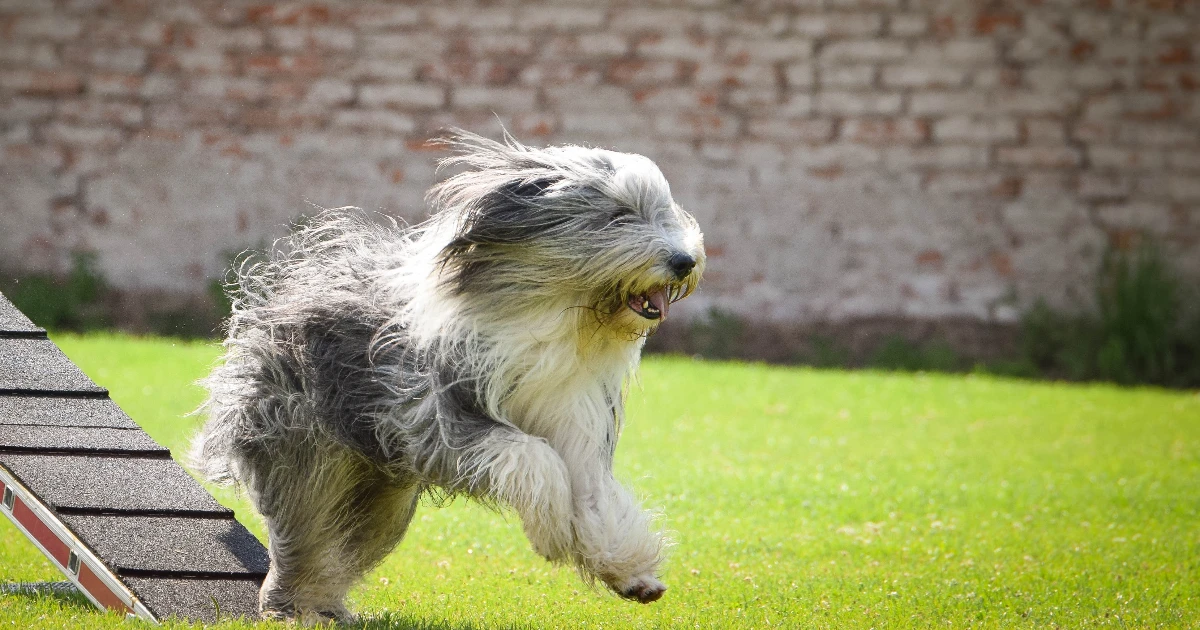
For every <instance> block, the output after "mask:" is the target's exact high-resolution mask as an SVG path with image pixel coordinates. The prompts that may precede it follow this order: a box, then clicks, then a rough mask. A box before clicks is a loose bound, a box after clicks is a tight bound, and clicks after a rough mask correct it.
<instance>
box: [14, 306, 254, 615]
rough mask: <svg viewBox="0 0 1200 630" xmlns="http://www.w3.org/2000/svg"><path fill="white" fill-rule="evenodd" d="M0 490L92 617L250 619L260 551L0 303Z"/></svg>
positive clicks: (101, 393)
mask: <svg viewBox="0 0 1200 630" xmlns="http://www.w3.org/2000/svg"><path fill="white" fill-rule="evenodd" d="M0 490H2V491H3V504H2V507H0V512H3V513H4V515H5V516H7V517H9V518H10V519H11V520H12V521H13V523H15V524H16V526H17V528H18V529H20V530H21V531H22V532H24V533H25V535H26V536H28V537H29V539H30V540H32V541H33V543H34V544H35V545H37V547H38V549H40V550H41V551H42V553H44V554H46V556H47V557H48V558H50V560H51V561H52V562H53V564H54V565H55V566H57V567H58V568H59V569H61V570H62V572H63V573H64V574H66V576H67V577H68V578H69V579H70V580H71V582H73V583H74V584H75V585H76V586H77V587H78V588H79V590H80V591H82V592H83V593H84V594H85V595H86V596H87V598H88V599H90V600H91V601H92V603H94V604H95V605H96V606H99V607H100V608H102V609H108V610H115V611H118V612H122V613H125V614H127V615H130V616H137V617H140V618H142V619H147V620H150V621H157V620H160V619H166V618H167V617H171V616H178V617H181V618H185V619H189V620H192V621H215V620H217V619H225V618H232V617H239V616H240V617H246V618H248V619H254V618H257V616H258V590H259V587H260V586H261V585H262V581H263V578H264V577H265V576H266V573H267V568H268V559H267V552H266V550H265V549H264V548H263V546H262V544H260V543H259V542H258V540H257V539H255V538H254V536H253V535H251V534H250V532H248V531H246V528H244V527H242V525H241V524H239V523H238V522H237V521H236V520H234V518H233V512H232V511H230V510H229V509H227V508H225V507H223V506H221V505H220V504H219V503H217V502H216V500H214V499H213V498H212V496H211V495H209V494H208V492H207V491H205V489H204V488H203V486H201V485H200V484H199V483H197V482H196V480H194V479H192V477H191V476H189V475H188V474H187V473H186V472H185V471H184V470H183V469H182V468H180V467H179V465H178V464H176V463H175V461H174V460H172V459H171V452H170V451H169V450H168V449H166V448H163V447H162V446H160V445H159V444H157V443H156V442H155V441H154V440H152V439H150V436H148V435H146V433H145V432H143V431H142V430H141V429H140V428H138V426H137V425H136V424H134V422H133V421H132V420H130V419H129V416H127V415H125V413H124V412H123V411H121V409H120V408H119V407H117V405H116V404H115V403H113V402H112V401H111V400H109V397H108V391H107V390H105V389H103V388H101V387H99V386H97V385H96V384H95V383H93V382H92V381H91V379H89V378H88V377H87V376H86V375H84V374H83V372H82V371H80V369H79V368H78V367H76V366H75V364H73V363H71V361H70V360H69V359H68V358H67V357H66V355H64V354H63V353H62V351H61V350H59V349H58V347H57V346H55V345H54V343H53V342H51V341H50V340H49V338H47V336H46V331H45V330H43V329H41V328H38V327H36V326H34V325H33V323H32V322H30V321H29V319H28V318H27V317H25V316H24V315H23V314H22V313H21V312H20V311H18V310H17V309H16V308H15V307H14V306H13V305H12V303H11V302H9V301H8V300H7V299H6V298H5V297H4V296H3V295H0ZM2 574H3V568H2V567H0V576H2Z"/></svg>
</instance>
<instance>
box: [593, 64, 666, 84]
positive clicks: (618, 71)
mask: <svg viewBox="0 0 1200 630" xmlns="http://www.w3.org/2000/svg"><path fill="white" fill-rule="evenodd" d="M679 75H680V71H679V64H678V63H677V62H674V61H643V60H635V59H623V60H617V61H613V62H611V63H609V64H608V72H607V76H608V80H609V81H611V82H613V83H617V84H646V83H653V84H658V83H666V82H671V81H674V80H675V79H677V78H678V77H679Z"/></svg>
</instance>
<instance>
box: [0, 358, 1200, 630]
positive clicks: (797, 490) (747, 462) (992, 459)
mask: <svg viewBox="0 0 1200 630" xmlns="http://www.w3.org/2000/svg"><path fill="white" fill-rule="evenodd" d="M55 340H56V341H57V342H58V343H59V344H60V346H61V347H62V348H63V350H65V351H66V353H67V354H68V355H69V356H70V357H71V358H72V359H74V360H75V361H76V362H77V363H78V364H79V365H80V366H81V367H82V368H83V369H84V371H86V372H87V373H88V374H89V375H90V376H92V378H93V379H94V380H95V381H97V382H98V383H100V384H101V385H104V386H106V387H108V388H110V389H111V391H112V397H113V398H114V399H115V400H116V401H117V402H118V403H119V404H120V405H121V406H122V407H123V408H124V409H125V410H126V411H127V412H128V413H129V414H130V415H131V416H132V417H133V418H134V419H135V420H137V421H138V422H139V423H140V424H142V426H144V427H145V428H146V430H147V431H149V432H150V434H151V435H152V436H153V437H154V438H155V439H157V440H159V441H160V442H162V443H163V444H165V445H167V446H169V447H170V448H171V449H172V450H173V451H175V452H176V453H179V452H182V450H183V448H184V445H185V444H186V441H187V436H188V435H189V434H190V433H191V432H192V431H193V430H195V428H196V424H197V423H198V421H199V420H198V419H196V418H190V417H184V414H186V413H187V412H188V411H190V410H191V409H193V408H194V407H195V406H196V405H197V403H198V402H199V400H200V398H201V392H200V391H199V389H198V388H196V387H195V386H194V385H193V384H192V382H193V381H194V380H195V379H197V378H199V377H200V376H201V375H203V374H204V373H205V371H206V369H207V368H208V367H209V366H210V365H211V364H212V363H213V362H214V361H215V359H216V356H217V349H216V348H215V347H214V346H211V345H205V344H194V343H185V342H180V341H171V340H154V339H134V338H128V337H116V336H104V335H93V336H84V337H79V336H67V335H56V336H55ZM617 469H618V473H619V475H620V476H621V477H622V478H623V479H624V480H626V481H627V482H628V483H629V484H630V485H631V486H632V487H633V488H635V489H636V490H637V492H638V493H639V494H641V495H642V496H644V497H645V500H646V503H647V504H648V505H650V506H653V507H654V508H656V509H659V510H661V512H662V513H663V522H664V523H665V525H666V527H667V528H669V529H670V530H671V531H672V532H673V533H674V534H673V535H674V538H675V540H676V541H677V545H676V547H675V548H674V549H673V552H672V554H671V558H670V560H669V562H668V564H667V565H666V569H665V574H664V580H665V581H666V582H667V584H668V586H669V587H670V590H669V591H668V592H667V594H666V596H665V597H664V598H663V599H662V600H661V601H659V602H657V603H655V604H651V605H648V606H641V605H638V604H632V603H628V602H625V601H622V600H619V599H617V598H616V597H614V596H612V595H609V594H607V593H605V592H601V591H597V590H592V589H590V588H588V587H587V586H585V585H584V584H583V583H582V582H581V581H580V580H579V579H578V577H577V576H576V575H575V574H574V573H573V572H572V571H571V570H570V569H566V568H557V567H552V566H550V565H548V564H546V563H545V562H544V561H542V560H541V559H540V558H538V557H537V556H536V555H535V554H534V553H533V552H532V551H531V550H530V549H529V545H528V543H527V542H526V541H525V539H524V537H523V536H522V534H521V528H520V525H519V523H518V522H517V521H516V519H515V517H514V516H512V515H511V514H497V513H494V512H491V511H488V510H486V509H484V508H481V507H479V506H476V505H473V504H469V503H466V502H463V501H458V502H456V503H454V504H452V505H450V506H448V507H445V508H441V509H436V508H434V507H433V506H423V507H422V508H421V509H420V511H419V512H418V516H417V518H416V519H415V521H414V524H413V527H412V528H411V529H410V530H409V534H408V537H407V538H406V540H405V541H404V542H403V543H402V544H401V545H400V548H399V549H398V550H397V552H396V553H394V554H393V555H392V556H391V557H390V558H389V559H388V560H387V561H386V562H385V563H384V565H383V566H382V567H380V568H379V569H378V570H377V571H375V572H374V573H373V574H371V575H370V576H369V577H368V578H367V580H366V581H365V583H364V584H363V585H362V587H360V588H359V589H357V590H356V591H355V592H354V594H353V600H354V604H353V607H354V608H355V609H357V610H358V611H360V612H361V613H362V617H363V620H364V622H365V625H366V626H367V627H372V628H375V627H379V628H409V627H416V628H453V629H470V628H505V629H507V628H526V627H528V628H542V627H547V628H551V627H552V628H579V627H589V628H592V627H594V628H634V627H637V628H659V627H664V628H723V627H730V628H765V627H789V628H796V627H800V628H808V627H818V628H820V627H833V628H842V627H854V628H860V627H861V628H867V627H875V628H885V627H915V628H927V627H933V626H939V627H947V628H963V627H1005V628H1007V627H1039V628H1040V627H1054V626H1060V627H1068V628H1074V627H1084V626H1087V627H1091V626H1104V627H1157V626H1162V627H1197V626H1200V395H1197V394H1196V393H1195V392H1172V391H1161V390H1154V389H1118V388H1115V387H1110V386H1099V385H1097V386H1079V385H1064V384H1057V383H1029V382H1020V381H1010V380H1003V379H997V378H992V377H984V376H962V375H945V376H943V375H924V374H888V373H872V372H841V371H821V370H812V369H791V368H780V367H767V366H762V365H745V364H733V363H711V362H702V361H693V360H690V359H686V358H660V357H650V358H648V359H647V360H646V361H645V364H644V367H643V370H642V377H641V385H640V387H637V388H635V389H634V392H633V394H632V395H631V398H630V401H629V421H628V424H627V428H626V431H625V435H624V436H623V440H622V442H621V447H620V449H618V456H617ZM218 496H219V497H220V498H221V500H222V501H223V502H225V503H227V504H228V505H231V506H232V507H234V508H235V509H236V510H237V512H238V515H239V518H241V520H242V521H243V522H244V523H245V524H246V525H247V526H249V527H250V528H251V530H252V531H254V532H255V533H257V534H258V535H260V536H262V534H263V530H262V527H261V525H260V524H259V522H258V521H257V520H256V517H255V516H254V515H253V513H252V512H251V511H250V510H249V509H248V507H247V505H246V503H245V502H244V501H242V500H240V499H238V498H237V497H235V496H234V495H233V494H232V493H229V492H225V491H222V492H219V493H218ZM2 528H3V529H2V531H0V541H2V542H3V544H2V545H0V579H2V580H3V581H32V580H60V579H62V578H61V576H60V575H59V574H58V573H57V572H56V571H55V570H53V569H52V568H51V567H50V565H49V564H48V563H47V562H46V561H44V560H43V559H42V557H41V556H40V555H39V554H38V553H37V552H36V551H35V550H34V548H33V546H32V545H31V544H29V543H27V542H26V541H25V539H24V538H23V537H21V536H20V534H19V533H17V532H16V530H14V529H13V528H12V527H11V525H9V524H8V523H7V521H4V523H3V524H2ZM124 623H125V622H123V621H120V620H118V619H117V618H116V617H114V616H108V617H105V616H102V615H101V614H100V613H97V612H93V611H92V609H91V608H90V605H89V604H87V603H86V602H84V601H83V600H81V599H79V598H72V597H63V596H33V595H11V594H10V595H0V627H80V626H83V627H92V626H101V627H124ZM262 625H263V626H264V627H282V626H275V625H272V624H262Z"/></svg>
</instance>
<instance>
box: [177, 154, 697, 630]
mask: <svg viewBox="0 0 1200 630" xmlns="http://www.w3.org/2000/svg"><path fill="white" fill-rule="evenodd" d="M448 143H449V144H450V145H451V146H452V147H453V148H454V149H456V155H455V157H452V158H448V159H447V160H444V163H445V164H448V165H451V166H455V167H461V168H462V172H460V173H459V174H456V175H453V176H451V177H449V178H448V179H447V180H445V181H444V182H443V183H442V184H440V185H438V186H437V187H436V188H434V189H433V190H432V191H431V193H430V196H429V199H430V203H431V205H432V206H433V209H434V214H433V216H432V217H431V218H430V219H429V220H428V221H426V222H424V223H422V224H420V225H417V226H415V227H412V228H401V227H397V226H396V225H395V224H390V225H381V224H378V223H375V222H373V221H371V220H370V219H368V218H366V217H365V216H364V215H363V214H362V213H361V212H357V211H354V210H353V209H346V210H332V211H326V212H324V213H322V214H321V215H319V216H318V217H316V218H315V219H314V220H312V221H309V222H307V223H305V224H304V225H302V226H301V227H299V228H298V229H297V231H296V232H295V233H294V234H293V235H292V236H291V237H290V238H289V239H287V240H286V241H283V243H282V246H280V247H277V248H276V252H275V253H274V254H272V255H271V256H269V260H265V261H260V262H258V263H257V264H248V265H243V266H242V268H241V269H240V271H239V273H238V278H237V282H236V284H235V286H233V287H232V289H231V295H232V296H233V298H234V301H233V314H232V317H231V318H230V319H229V322H228V338H227V339H226V341H225V348H226V352H225V360H224V363H223V364H222V365H220V366H219V367H217V368H216V369H214V370H213V372H212V374H211V376H209V377H208V378H207V380H206V381H205V384H206V385H207V387H208V389H209V391H210V397H209V399H208V401H207V403H206V410H207V413H208V414H209V420H208V422H207V424H206V425H205V427H204V428H203V430H202V431H201V433H200V434H199V435H198V436H197V438H196V441H195V444H194V451H193V455H192V461H193V463H194V466H195V467H196V468H197V470H198V471H200V472H201V473H202V474H203V475H204V476H205V477H207V478H208V479H210V480H212V481H215V482H224V483H232V482H238V483H241V484H243V485H244V486H245V487H246V488H247V489H248V491H249V495H250V497H251V499H252V500H253V502H254V504H255V506H256V507H257V508H258V510H259V512H261V513H262V515H263V517H264V518H265V519H266V524H267V528H268V531H269V534H270V556H271V570H270V573H269V574H268V576H267V579H266V582H265V583H264V584H263V588H262V592H261V596H260V603H261V607H262V612H263V614H264V615H265V616H268V617H298V618H301V619H304V620H319V619H322V618H333V619H337V620H348V619H351V618H352V616H351V615H350V613H349V612H348V611H347V610H346V608H345V604H344V602H343V600H344V598H345V596H346V592H347V591H348V590H349V589H350V588H351V586H353V585H354V584H355V582H356V581H358V580H359V579H360V578H361V577H362V576H363V575H364V574H365V573H366V572H367V571H368V570H370V569H371V568H373V567H374V566H376V565H377V564H378V563H379V562H380V561H381V560H382V559H383V558H384V556H386V555H387V553H388V552H389V551H391V550H392V549H393V548H394V547H395V546H396V544H397V543H399V541H400V539H401V537H403V535H404V531H405V529H406V528H407V527H408V524H409V522H410V520H411V519H412V515H413V511H414V509H415V508H416V505H417V500H418V498H419V497H420V495H421V494H422V493H426V492H430V493H434V494H436V495H438V496H453V495H459V494H462V495H468V496H470V497H474V498H477V499H480V500H483V501H485V502H489V503H494V504H502V505H508V506H511V507H512V508H514V509H515V511H516V512H517V514H518V515H519V516H520V518H521V521H522V523H523V524H524V528H525V533H526V534H527V535H528V537H529V540H530V542H531V543H532V544H533V548H534V549H535V550H536V551H537V552H538V553H539V554H541V555H542V556H545V557H546V558H548V559H549V560H552V561H562V562H570V563H573V564H574V565H575V566H576V567H578V569H579V570H580V572H581V573H582V574H583V575H584V576H585V578H587V579H591V578H598V579H600V580H602V581H603V582H604V583H605V584H607V585H608V586H609V587H610V588H611V589H612V590H613V591H615V592H616V593H618V594H620V595H621V596H623V597H626V598H629V599H633V600H637V601H639V602H643V603H645V602H651V601H654V600H656V599H658V598H659V597H661V596H662V594H663V592H664V591H665V590H666V586H664V585H663V583H662V582H660V581H659V579H658V576H657V570H658V567H659V564H660V562H661V561H662V559H663V547H664V539H663V535H662V534H661V533H660V532H658V531H656V530H655V529H654V528H653V527H652V524H651V519H650V517H649V516H648V515H647V513H646V512H645V511H643V510H642V509H641V508H640V507H639V505H638V503H637V501H636V500H635V499H634V497H633V496H632V495H631V494H630V492H629V491H627V490H626V489H625V488H623V487H622V486H621V485H620V484H619V483H618V482H617V480H616V479H615V478H614V476H613V468H612V465H613V454H614V449H615V448H616V444H617V437H618V435H619V434H620V430H621V424H622V420H623V417H624V396H625V391H626V386H627V383H628V381H629V379H630V378H631V376H632V374H633V372H634V370H635V369H636V367H637V364H638V360H639V357H640V354H641V349H642V345H643V343H644V341H645V338H646V335H647V334H648V333H650V332H651V331H653V329H654V328H655V327H656V326H657V325H658V324H659V323H660V322H661V321H662V320H663V318H665V317H666V316H667V311H668V309H669V307H670V305H671V303H672V302H674V301H676V300H678V299H681V298H683V297H685V296H686V295H687V294H688V293H690V292H691V291H692V290H693V289H694V288H695V287H696V285H697V283H698V282H699V280H700V275H701V273H702V271H703V269H704V247H703V237H702V235H701V233H700V230H699V228H698V227H697V225H696V222H695V220H694V219H693V218H692V217H691V215H689V214H688V213H687V212H685V211H684V210H682V209H681V208H680V207H679V205H678V204H676V203H675V202H674V200H673V199H672V198H671V192H670V189H669V187H668V185H667V181H666V180H665V179H664V178H663V175H662V173H661V172H660V171H659V169H658V167H656V166H655V165H654V163H653V162H651V161H650V160H649V159H647V158H645V157H642V156H639V155H631V154H624V153H615V152H611V151H605V150H600V149H591V148H583V147H576V146H561V147H550V148H545V149H537V148H531V147H527V146H523V145H521V144H519V143H517V142H516V141H515V140H513V139H512V138H511V137H508V136H506V137H505V141H504V142H503V143H501V142H494V141H491V140H487V139H484V138H481V137H479V136H475V135H471V134H467V133H465V132H458V131H456V132H453V133H452V134H451V135H450V137H449V139H448Z"/></svg>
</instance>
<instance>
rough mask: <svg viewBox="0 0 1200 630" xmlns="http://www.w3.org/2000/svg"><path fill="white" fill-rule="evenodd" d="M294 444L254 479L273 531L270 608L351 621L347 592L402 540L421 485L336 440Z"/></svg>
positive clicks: (263, 600) (263, 604) (283, 614)
mask: <svg viewBox="0 0 1200 630" xmlns="http://www.w3.org/2000/svg"><path fill="white" fill-rule="evenodd" d="M290 446H292V448H289V449H287V450H288V451H289V452H287V453H280V452H279V451H278V449H276V450H275V452H273V453H272V456H273V458H274V460H275V461H274V462H273V465H270V466H266V467H264V468H263V470H265V471H266V474H265V475H264V476H252V477H251V479H250V480H249V481H250V482H251V483H250V484H249V485H250V488H251V491H252V493H253V498H254V500H255V503H256V504H257V506H258V508H259V511H260V512H261V513H262V514H263V516H264V518H265V519H266V522H267V529H268V533H269V536H270V544H269V551H270V555H271V570H270V573H269V574H268V575H267V579H266V580H265V581H264V583H263V587H262V590H261V591H260V593H259V605H260V608H261V610H262V614H263V616H264V617H268V618H298V619H299V620H300V621H302V622H310V621H318V622H319V621H322V620H328V619H334V620H337V621H351V620H352V619H353V615H351V614H350V612H349V611H348V610H347V609H346V607H345V603H344V600H345V597H346V593H347V592H348V591H349V590H350V588H351V587H353V586H354V584H355V583H357V582H358V581H359V580H360V579H361V578H362V576H363V575H364V574H365V573H366V572H367V571H369V570H370V569H371V568H372V567H374V566H375V565H376V564H378V563H379V561H381V560H382V559H383V558H384V556H386V555H387V553H388V552H389V551H391V549H392V548H393V547H395V545H396V544H397V543H398V542H399V541H400V538H401V537H402V536H403V535H404V531H405V529H407V527H408V523H409V521H410V520H411V518H412V514H413V510H414V508H415V505H416V497H417V495H418V494H419V486H417V485H416V484H415V483H397V482H396V481H395V480H393V479H389V478H388V477H386V476H385V475H384V474H383V473H382V472H380V471H379V470H378V469H377V468H375V467H374V466H373V465H372V464H370V463H369V462H367V461H366V460H365V459H364V458H363V457H362V456H361V455H359V454H357V453H354V452H352V451H350V450H348V449H346V448H344V447H341V446H339V445H336V444H333V443H327V442H325V443H322V442H313V441H298V443H296V444H292V445H290ZM281 456H282V457H281Z"/></svg>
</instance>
